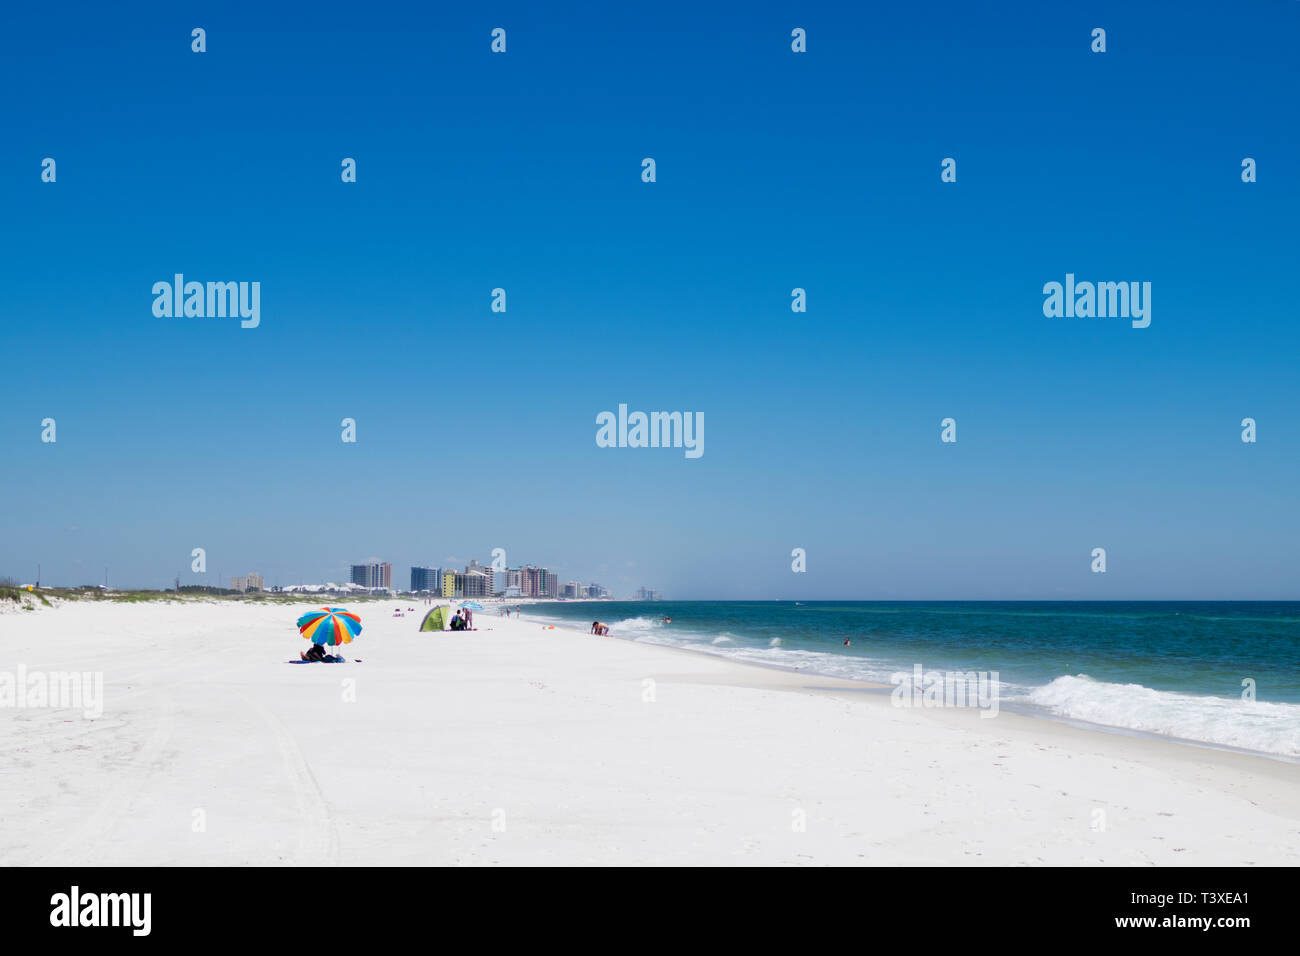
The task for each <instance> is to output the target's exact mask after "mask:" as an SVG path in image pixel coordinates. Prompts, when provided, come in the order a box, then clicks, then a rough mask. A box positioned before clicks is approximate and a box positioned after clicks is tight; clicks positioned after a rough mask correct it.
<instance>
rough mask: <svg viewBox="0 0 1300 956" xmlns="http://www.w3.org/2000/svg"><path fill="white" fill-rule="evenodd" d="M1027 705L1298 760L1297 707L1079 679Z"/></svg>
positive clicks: (1036, 695) (1062, 680)
mask: <svg viewBox="0 0 1300 956" xmlns="http://www.w3.org/2000/svg"><path fill="white" fill-rule="evenodd" d="M1026 699H1027V700H1028V701H1029V702H1030V703H1032V704H1036V705H1037V706H1039V707H1042V708H1044V709H1045V710H1047V711H1048V712H1049V713H1052V714H1055V715H1057V716H1059V717H1069V718H1072V719H1074V720H1086V721H1089V722H1091V723H1095V724H1105V725H1108V726H1111V727H1122V728H1125V729H1128V730H1137V731H1143V732H1145V733H1152V734H1162V735H1165V736H1168V737H1181V738H1183V739H1185V740H1197V741H1201V742H1203V743H1210V744H1218V745H1220V746H1225V747H1239V748H1242V749H1245V750H1258V751H1261V752H1263V753H1271V754H1281V755H1283V756H1289V757H1300V704H1275V703H1269V702H1265V701H1244V700H1240V699H1237V698H1232V697H1199V696H1195V695H1193V694H1178V693H1173V692H1170V691H1161V690H1153V689H1152V688H1150V687H1143V686H1142V685H1141V684H1109V683H1105V682H1104V681H1096V680H1093V679H1092V678H1090V677H1088V676H1086V675H1083V674H1080V675H1079V676H1077V677H1058V678H1056V679H1055V680H1054V681H1052V682H1051V683H1049V684H1047V685H1045V686H1043V687H1039V688H1037V689H1035V690H1033V691H1031V692H1030V693H1029V694H1028V695H1027V697H1026Z"/></svg>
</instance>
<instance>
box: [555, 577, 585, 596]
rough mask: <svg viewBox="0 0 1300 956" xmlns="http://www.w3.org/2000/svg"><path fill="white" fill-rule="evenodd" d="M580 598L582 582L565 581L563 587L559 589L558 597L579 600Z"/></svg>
mask: <svg viewBox="0 0 1300 956" xmlns="http://www.w3.org/2000/svg"><path fill="white" fill-rule="evenodd" d="M582 596H583V595H582V582H580V581H565V582H564V587H562V588H560V597H563V598H580V597H582Z"/></svg>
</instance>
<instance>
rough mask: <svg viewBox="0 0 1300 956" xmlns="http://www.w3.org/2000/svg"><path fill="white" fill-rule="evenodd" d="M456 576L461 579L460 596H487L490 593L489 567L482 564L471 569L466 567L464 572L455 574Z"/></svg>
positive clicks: (490, 571) (490, 576) (490, 570)
mask: <svg viewBox="0 0 1300 956" xmlns="http://www.w3.org/2000/svg"><path fill="white" fill-rule="evenodd" d="M457 577H459V578H460V579H461V582H460V596H461V597H467V598H473V597H489V596H490V595H491V593H492V569H491V568H484V567H482V566H480V567H477V568H473V569H469V568H466V569H465V573H464V574H462V575H457Z"/></svg>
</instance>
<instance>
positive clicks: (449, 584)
mask: <svg viewBox="0 0 1300 956" xmlns="http://www.w3.org/2000/svg"><path fill="white" fill-rule="evenodd" d="M442 596H443V597H445V598H454V597H455V596H456V572H455V571H453V570H451V569H450V568H447V569H446V570H445V571H443V572H442Z"/></svg>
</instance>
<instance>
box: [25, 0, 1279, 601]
mask: <svg viewBox="0 0 1300 956" xmlns="http://www.w3.org/2000/svg"><path fill="white" fill-rule="evenodd" d="M898 6H899V7H900V9H889V8H888V7H880V6H879V5H872V6H871V7H870V8H868V7H866V6H864V5H848V4H843V5H827V4H773V3H753V2H746V3H735V4H722V5H719V4H709V5H703V4H674V3H657V4H652V5H650V6H644V5H636V4H631V5H627V4H624V5H608V4H590V5H582V6H578V5H565V4H557V5H551V4H547V5H538V4H533V3H529V4H486V5H484V4H468V3H466V4H437V5H431V4H418V5H417V4H400V5H399V4H388V3H366V4H357V5H353V4H348V5H347V6H346V7H342V6H335V5H333V4H330V3H323V4H322V3H314V4H310V5H307V4H302V5H291V6H290V5H285V6H281V7H280V9H279V10H278V11H275V12H270V11H268V10H267V9H266V5H264V4H259V3H246V4H213V5H207V4H186V3H180V4H177V3H154V4H133V5H130V6H127V7H119V6H116V5H108V6H105V5H102V4H96V5H93V6H91V5H85V6H79V5H76V4H73V5H59V6H57V7H51V6H49V5H31V4H22V5H19V4H10V5H7V6H6V8H5V10H4V12H3V13H2V14H0V91H2V92H0V97H2V98H3V110H2V115H3V121H2V122H0V204H2V208H3V215H4V223H5V228H4V229H3V231H0V244H2V248H0V252H3V262H4V268H3V272H2V275H3V282H2V283H0V314H3V316H4V349H3V354H4V362H3V370H4V374H3V381H4V394H3V401H2V402H0V449H2V455H0V490H3V493H4V498H5V501H6V505H5V507H4V509H3V514H2V516H0V574H9V575H13V576H15V577H18V578H20V579H23V580H30V579H31V578H32V577H33V576H34V573H35V565H36V563H37V562H38V561H39V562H41V564H42V565H43V567H44V575H43V577H44V579H45V581H47V582H50V583H67V584H77V583H88V582H95V581H98V580H100V579H101V578H102V575H103V568H104V567H105V566H106V565H107V566H108V567H109V568H110V572H109V574H110V581H111V582H112V583H114V584H117V585H122V586H160V585H163V584H165V583H168V582H170V581H171V579H172V578H173V576H175V575H176V574H177V573H180V575H181V578H182V582H183V583H198V582H200V581H202V580H207V581H208V582H209V583H217V582H216V578H217V574H218V573H220V575H221V577H222V578H229V577H231V576H234V575H236V574H244V573H247V572H248V571H250V570H257V571H260V572H261V573H263V574H264V575H265V576H266V577H267V578H268V580H270V581H275V580H279V581H280V583H282V584H287V583H295V582H297V581H299V580H306V581H313V580H323V579H340V578H342V577H343V576H345V574H346V567H345V566H346V565H347V564H348V563H349V562H350V561H356V560H361V559H364V558H368V557H379V558H381V559H384V560H389V561H391V562H392V563H393V565H394V576H395V578H396V580H397V581H398V582H402V583H404V582H405V581H406V578H407V573H408V568H409V566H410V565H411V564H413V563H428V564H434V565H441V564H444V563H447V561H448V559H450V558H455V559H456V563H457V564H463V563H465V561H467V560H468V559H469V558H471V557H474V558H478V559H479V560H480V561H487V560H489V555H490V551H491V549H492V548H493V547H503V548H505V549H506V551H507V557H508V560H509V561H510V563H511V564H519V563H523V562H533V563H537V564H545V565H548V566H549V567H551V568H552V569H553V570H555V571H556V572H557V573H558V574H559V575H560V578H561V580H566V579H568V578H579V579H581V580H584V581H591V580H595V581H599V582H600V583H603V584H605V585H606V586H607V587H610V588H612V589H614V591H615V592H616V593H619V594H629V593H631V591H632V590H633V589H635V588H636V587H637V586H639V585H646V586H651V587H659V588H661V589H663V590H664V591H665V592H667V593H668V594H669V595H670V596H673V597H682V598H686V597H697V598H709V597H718V598H728V597H732V598H766V597H779V598H786V599H794V598H804V597H807V598H818V597H822V598H829V597H840V598H1047V599H1052V598H1089V597H1097V598H1197V597H1205V598H1297V597H1300V583H1298V582H1300V575H1297V569H1300V505H1297V497H1298V495H1297V489H1298V487H1300V485H1298V482H1297V479H1300V374H1298V372H1300V367H1298V363H1297V358H1298V357H1300V331H1298V330H1297V325H1296V322H1297V297H1296V274H1297V269H1296V264H1297V252H1298V251H1300V241H1298V240H1297V237H1296V219H1297V209H1298V205H1300V204H1298V202H1297V199H1298V196H1300V142H1298V141H1297V140H1298V138H1300V137H1298V135H1297V129H1298V127H1297V123H1296V115H1297V113H1296V103H1297V93H1300V82H1298V80H1297V69H1298V67H1297V58H1296V56H1295V43H1296V39H1297V35H1300V29H1298V28H1300V3H1297V2H1293V0H1256V2H1248V3H1245V4H1244V5H1239V6H1236V7H1231V8H1228V7H1224V6H1223V5H1221V4H1208V3H1182V4H1171V3H1162V4H1144V3H1137V4H1134V3H1122V4H1121V3H1099V4H1086V5H1061V4H1044V3H1041V2H1039V3H1012V4H974V3H971V4H960V5H948V4H937V5H935V4H926V5H921V6H916V5H912V6H908V5H898ZM1067 6H1068V7H1070V8H1069V9H1066V8H1065V7H1067ZM196 26H201V27H204V28H205V29H206V30H207V44H208V52H207V53H204V54H201V55H200V54H194V53H192V52H190V30H191V28H193V27H196ZM498 26H500V27H504V28H505V29H506V30H507V31H508V34H507V36H508V52H507V53H506V54H505V55H493V54H492V53H491V52H490V51H489V42H490V37H489V33H490V31H491V30H492V28H493V27H498ZM794 27H803V28H805V29H806V30H807V33H808V52H807V53H806V54H802V55H796V54H794V53H792V52H791V50H790V31H791V29H793V28H794ZM1094 27H1104V28H1105V29H1106V30H1107V45H1108V50H1107V52H1106V53H1105V54H1094V53H1092V52H1091V51H1090V49H1089V47H1090V42H1091V41H1090V32H1091V30H1092V29H1093V28H1094ZM47 156H49V157H53V158H55V159H56V161H57V164H58V166H57V174H58V180H57V182H56V183H54V184H47V183H42V182H41V181H40V163H41V160H42V159H43V158H44V157H47ZM345 156H346V157H354V158H355V159H356V160H357V163H358V182H357V183H355V184H343V183H342V182H340V177H339V172H340V162H341V160H342V158H343V157H345ZM646 156H651V157H654V158H655V159H656V161H657V164H658V181H657V182H656V183H653V184H646V183H643V182H641V178H640V172H641V160H642V158H643V157H646ZM949 156H951V157H954V158H955V159H956V160H957V163H958V181H957V183H955V184H943V183H941V182H940V180H939V172H940V169H939V164H940V161H941V160H942V159H943V158H944V157H949ZM1247 156H1249V157H1253V158H1254V159H1256V160H1257V162H1258V170H1259V173H1258V175H1259V181H1258V182H1257V183H1254V184H1244V183H1242V182H1241V178H1240V164H1241V160H1242V159H1243V157H1247ZM176 272H183V273H184V274H185V275H186V276H187V278H189V279H196V280H200V281H207V280H213V281H217V280H245V281H252V280H256V281H259V282H261V285H262V301H261V311H262V316H261V326H260V327H259V328H257V329H253V330H244V329H241V328H240V327H239V324H238V321H236V320H230V319H196V318H189V319H185V318H181V319H176V318H171V319H159V318H155V317H154V315H153V313H152V308H151V307H152V302H153V297H152V295H151V292H150V289H151V287H152V285H153V283H154V282H156V281H159V280H169V279H170V278H171V276H172V275H173V273H176ZM1066 272H1074V273H1075V274H1076V275H1078V277H1079V278H1080V279H1093V280H1116V281H1118V280H1139V281H1150V282H1151V283H1152V286H1153V293H1152V296H1153V313H1152V324H1151V326H1150V328H1147V329H1142V330H1139V329H1133V328H1131V327H1130V326H1129V323H1128V322H1126V321H1124V320H1116V319H1056V318H1053V319H1049V318H1045V317H1044V316H1043V313H1042V301H1043V295H1042V291H1041V290H1042V286H1043V284H1044V283H1045V282H1048V281H1052V280H1055V281H1062V280H1063V279H1064V276H1065V273H1066ZM497 286H501V287H504V288H505V289H506V290H507V294H508V312H507V313H506V314H505V315H495V314H493V313H491V312H490V311H489V300H490V291H491V290H492V289H493V288H494V287H497ZM796 286H798V287H803V288H805V289H807V291H808V312H807V313H806V314H802V315H797V314H794V313H792V312H791V310H790V305H789V304H790V291H791V289H793V288H795V287H796ZM620 402H622V403H626V404H628V405H629V406H630V407H631V408H632V409H642V410H647V411H648V410H656V409H657V410H689V411H701V412H703V413H704V415H705V421H706V431H705V454H704V456H703V457H702V458H700V459H698V460H687V459H686V458H685V457H684V455H683V454H682V452H681V450H658V449H602V448H598V447H597V446H596V444H595V433H596V425H595V416H596V414H597V413H598V412H600V411H603V410H607V409H609V410H613V409H616V408H617V406H618V404H619V403H620ZM947 416H951V417H953V418H955V419H956V420H957V422H958V439H959V440H958V442H957V444H956V445H944V444H941V443H940V441H939V422H940V420H941V419H942V418H944V417H947ZM1246 416H1250V417H1254V418H1255V419H1256V420H1257V421H1258V423H1259V425H1258V427H1259V441H1258V443H1257V444H1254V445H1247V444H1243V443H1242V442H1241V440H1240V431H1241V429H1240V426H1239V422H1240V421H1241V419H1242V418H1243V417H1246ZM46 417H52V418H55V419H56V421H57V428H58V433H57V434H58V441H57V443H55V444H53V445H50V444H43V443H42V442H41V441H40V432H41V427H40V423H41V420H42V419H43V418H46ZM344 417H352V418H355V419H356V421H357V423H358V439H359V440H358V442H357V443H356V444H354V445H347V444H344V443H342V442H341V441H340V426H339V423H340V420H341V419H343V418H344ZM194 547H204V548H206V550H207V554H208V568H209V574H208V575H207V577H206V579H204V578H200V577H198V576H195V575H192V574H191V573H190V572H189V561H190V558H189V554H190V551H191V549H192V548H194ZM794 547H803V548H805V549H806V550H807V554H808V573H806V574H794V573H792V572H791V570H790V560H791V559H790V551H791V549H792V548H794ZM1094 547H1105V548H1106V549H1107V551H1108V572H1107V573H1106V574H1105V575H1097V574H1092V573H1090V572H1089V561H1090V557H1089V554H1090V551H1091V549H1092V548H1094Z"/></svg>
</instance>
